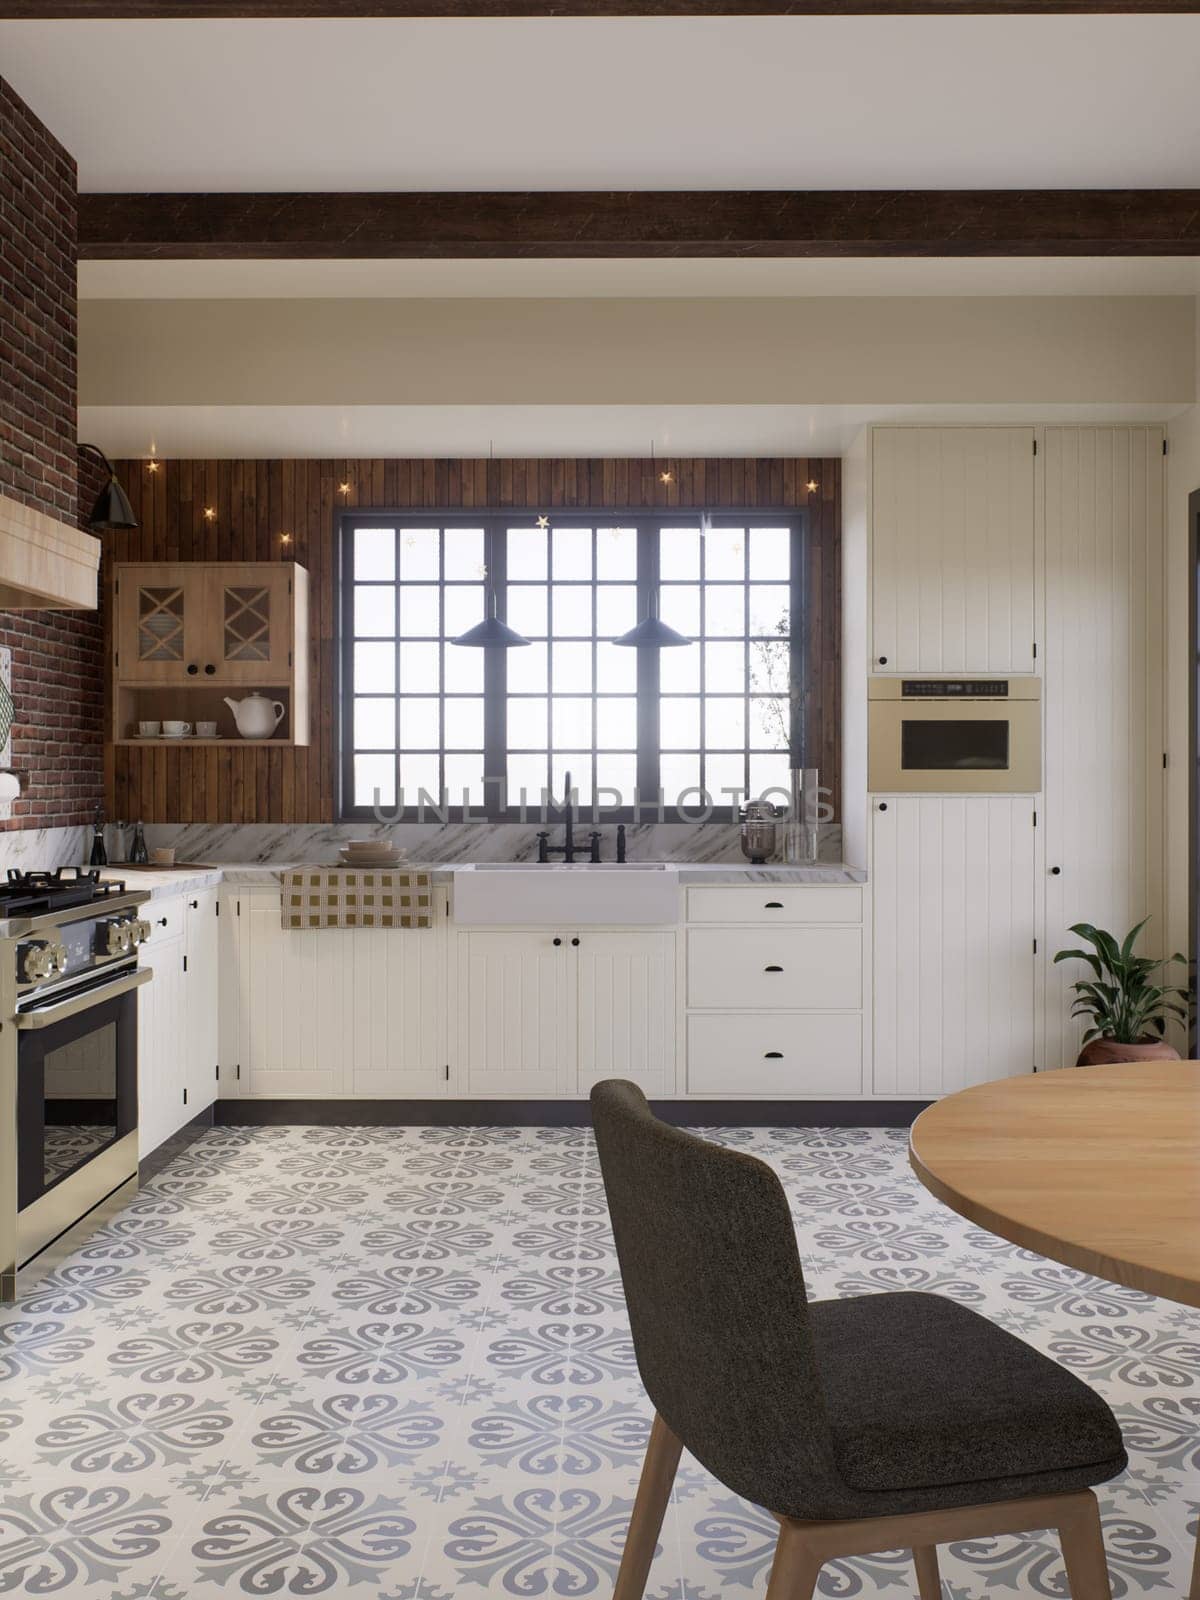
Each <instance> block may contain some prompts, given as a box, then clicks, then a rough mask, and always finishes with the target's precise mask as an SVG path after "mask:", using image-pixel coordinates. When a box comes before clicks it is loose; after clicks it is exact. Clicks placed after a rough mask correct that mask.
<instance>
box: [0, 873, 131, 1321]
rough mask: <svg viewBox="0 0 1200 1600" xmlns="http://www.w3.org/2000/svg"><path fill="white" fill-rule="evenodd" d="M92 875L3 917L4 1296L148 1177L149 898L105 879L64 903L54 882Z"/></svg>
mask: <svg viewBox="0 0 1200 1600" xmlns="http://www.w3.org/2000/svg"><path fill="white" fill-rule="evenodd" d="M88 883H89V879H88V878H86V877H85V878H80V877H71V878H63V877H62V876H61V875H60V877H58V878H55V879H51V880H50V885H49V888H48V891H47V893H46V895H45V896H44V897H43V900H44V902H45V903H44V904H43V903H42V902H39V901H34V902H32V904H31V906H30V909H32V910H33V911H34V914H33V915H29V916H23V917H8V918H5V919H4V921H3V922H2V923H0V933H2V935H3V937H2V938H0V953H2V955H3V968H2V970H0V987H3V989H4V990H5V991H6V994H5V1001H6V1004H5V1011H6V1013H7V1016H6V1020H4V1023H3V1028H2V1029H0V1088H2V1090H3V1100H4V1108H5V1116H4V1119H3V1123H2V1124H0V1155H2V1159H0V1176H2V1180H3V1184H4V1190H5V1192H4V1204H3V1207H2V1208H0V1243H2V1256H0V1295H3V1298H5V1299H12V1298H13V1296H14V1293H15V1288H16V1272H17V1269H18V1268H19V1267H21V1266H22V1265H24V1264H25V1263H26V1262H27V1261H29V1260H30V1259H31V1258H32V1257H33V1256H35V1255H37V1254H38V1252H39V1251H41V1250H42V1249H44V1248H45V1246H46V1245H47V1244H49V1243H50V1242H51V1241H52V1240H54V1239H56V1238H57V1237H58V1236H59V1235H60V1234H61V1233H63V1232H64V1231H65V1230H66V1229H67V1228H69V1227H71V1226H72V1225H73V1224H74V1223H75V1222H77V1221H78V1220H79V1219H80V1218H81V1217H83V1216H86V1214H87V1213H88V1212H89V1211H90V1210H92V1209H93V1208H94V1207H95V1206H96V1205H98V1204H99V1203H100V1202H101V1201H102V1200H104V1199H106V1198H107V1197H108V1196H109V1195H111V1194H113V1193H114V1192H116V1191H119V1190H121V1189H122V1188H123V1187H124V1186H126V1185H128V1186H129V1188H130V1189H131V1190H132V1188H133V1187H134V1186H135V1185H136V1182H137V1169H138V1135H137V1108H138V1060H137V1042H138V990H139V988H140V987H141V986H142V985H143V984H145V983H148V982H149V981H150V978H151V976H152V974H151V972H150V970H149V969H148V968H140V967H139V965H138V946H139V945H140V943H141V942H142V940H143V939H144V938H145V937H146V935H147V934H148V933H149V925H148V924H147V923H146V922H144V921H143V920H142V919H141V917H140V916H139V914H138V909H137V908H138V905H139V904H140V902H141V901H143V900H145V899H146V898H147V896H146V895H145V894H117V895H109V894H107V893H104V892H102V891H103V890H105V889H106V888H107V886H106V885H101V884H100V883H99V882H98V880H96V881H95V882H94V884H93V887H94V889H95V890H96V893H95V896H94V899H81V900H80V903H78V904H76V905H70V904H65V905H64V904H61V903H55V894H54V886H55V885H60V886H63V887H64V888H66V887H74V889H75V895H76V897H80V896H82V895H83V894H84V892H85V890H86V888H87V885H88ZM117 887H122V886H119V885H118V886H117ZM65 898H67V899H68V900H69V899H70V895H66V896H65ZM96 901H100V902H102V905H101V906H98V905H97V904H96ZM0 903H2V900H0ZM10 907H11V901H10V906H6V907H5V909H10Z"/></svg>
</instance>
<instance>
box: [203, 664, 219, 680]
mask: <svg viewBox="0 0 1200 1600" xmlns="http://www.w3.org/2000/svg"><path fill="white" fill-rule="evenodd" d="M204 670H205V672H206V673H207V674H208V676H209V677H210V678H211V677H212V675H213V673H214V672H215V671H216V670H217V669H216V667H214V666H213V664H212V662H211V661H210V662H208V664H207V665H206V666H205V668H204Z"/></svg>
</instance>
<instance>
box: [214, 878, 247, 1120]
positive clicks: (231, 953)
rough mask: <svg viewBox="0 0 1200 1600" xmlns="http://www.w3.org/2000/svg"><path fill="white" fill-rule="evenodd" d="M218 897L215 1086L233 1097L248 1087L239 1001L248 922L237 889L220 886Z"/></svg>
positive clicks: (221, 1092) (226, 1097)
mask: <svg viewBox="0 0 1200 1600" xmlns="http://www.w3.org/2000/svg"><path fill="white" fill-rule="evenodd" d="M217 898H218V904H219V906H220V908H221V911H220V915H219V916H218V918H217V930H218V931H217V991H218V1023H217V1031H218V1037H217V1046H218V1049H217V1059H218V1060H219V1061H220V1063H221V1076H220V1079H219V1081H218V1085H217V1088H218V1093H219V1094H220V1096H221V1098H222V1099H223V1100H224V1099H236V1098H237V1097H238V1096H239V1095H241V1094H243V1093H245V1092H246V1089H247V1087H248V1084H247V1083H246V1081H245V1080H244V1078H243V1072H242V1061H243V1059H244V1051H245V1041H244V1038H243V1034H242V1023H243V1015H242V1004H241V991H242V971H241V962H242V931H243V927H244V926H248V922H247V923H246V924H244V923H243V921H242V916H241V911H242V898H241V894H240V892H239V891H238V890H237V889H228V888H222V889H221V891H220V894H219V895H218V897H217Z"/></svg>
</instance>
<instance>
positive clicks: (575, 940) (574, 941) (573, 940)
mask: <svg viewBox="0 0 1200 1600" xmlns="http://www.w3.org/2000/svg"><path fill="white" fill-rule="evenodd" d="M571 943H572V944H578V943H579V940H578V939H572V940H571Z"/></svg>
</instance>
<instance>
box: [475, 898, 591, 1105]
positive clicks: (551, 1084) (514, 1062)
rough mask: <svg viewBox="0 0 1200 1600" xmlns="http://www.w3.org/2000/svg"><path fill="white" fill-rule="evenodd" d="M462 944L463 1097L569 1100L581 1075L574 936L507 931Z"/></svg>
mask: <svg viewBox="0 0 1200 1600" xmlns="http://www.w3.org/2000/svg"><path fill="white" fill-rule="evenodd" d="M555 939H557V940H558V941H559V942H558V944H555V943H554V941H555ZM458 942H459V950H460V956H459V960H460V975H459V982H460V993H461V994H463V995H464V997H465V998H464V1002H463V1007H462V1011H461V1014H460V1018H459V1027H458V1051H459V1057H460V1068H461V1069H463V1070H462V1076H463V1078H465V1084H464V1088H465V1092H466V1093H467V1094H470V1095H478V1096H484V1097H486V1096H488V1095H492V1094H498V1095H509V1094H527V1095H556V1094H565V1093H569V1092H570V1089H571V1086H572V1082H573V1080H574V1075H575V1016H574V1013H575V1004H574V1001H575V994H574V984H573V982H572V981H571V979H572V977H573V969H572V966H571V963H570V961H569V959H568V956H569V952H570V950H571V944H570V936H569V935H568V934H561V933H555V932H554V931H553V930H551V929H547V930H546V931H545V932H542V931H541V930H536V931H535V930H533V929H524V928H522V929H502V930H500V931H498V932H496V933H466V934H460V935H459V936H458Z"/></svg>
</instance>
